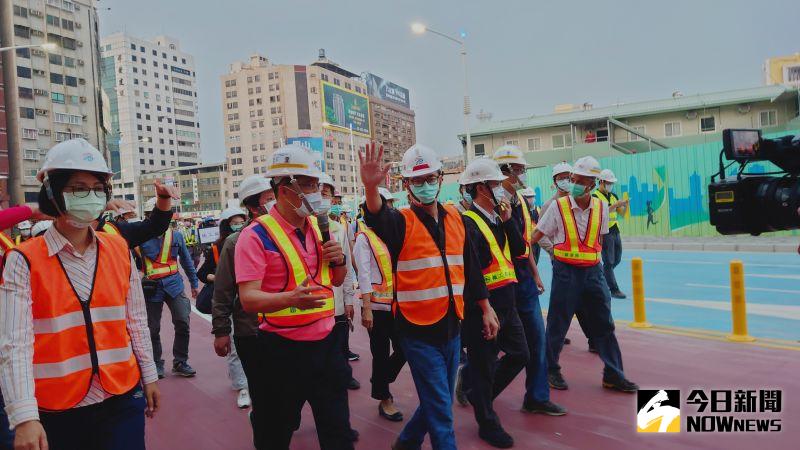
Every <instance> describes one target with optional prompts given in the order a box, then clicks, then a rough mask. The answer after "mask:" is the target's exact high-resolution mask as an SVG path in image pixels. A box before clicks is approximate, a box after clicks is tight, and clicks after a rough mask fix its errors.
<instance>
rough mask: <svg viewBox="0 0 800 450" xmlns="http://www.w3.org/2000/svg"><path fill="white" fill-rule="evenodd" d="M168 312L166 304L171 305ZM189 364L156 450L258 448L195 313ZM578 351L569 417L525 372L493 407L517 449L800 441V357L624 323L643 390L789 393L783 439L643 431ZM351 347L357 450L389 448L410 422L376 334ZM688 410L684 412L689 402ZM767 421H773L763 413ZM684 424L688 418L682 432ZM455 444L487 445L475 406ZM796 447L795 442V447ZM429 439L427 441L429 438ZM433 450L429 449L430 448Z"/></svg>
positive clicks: (573, 349)
mask: <svg viewBox="0 0 800 450" xmlns="http://www.w3.org/2000/svg"><path fill="white" fill-rule="evenodd" d="M165 309H166V308H165ZM191 320H192V322H191V323H192V338H191V346H190V361H189V362H190V363H191V364H192V365H193V366H194V367H195V369H197V371H198V375H197V377H195V378H192V379H183V378H178V377H174V376H170V375H169V374H168V376H167V378H166V379H164V380H162V381H161V382H160V383H159V384H160V387H161V392H162V394H163V404H162V408H161V410H160V411H159V413H158V415H157V416H156V418H155V419H152V420H148V421H147V442H148V448H149V449H151V450H174V449H196V450H238V449H242V450H246V449H251V448H252V444H251V434H250V427H249V422H248V420H247V412H246V411H243V410H239V409H238V408H237V407H236V393H235V392H234V391H232V390H231V387H230V382H229V381H228V378H227V369H226V367H227V366H226V363H225V359H224V358H219V357H217V356H216V355H215V354H214V351H213V348H212V341H213V336H212V335H211V334H210V329H211V327H210V324H209V323H208V322H207V321H206V320H204V319H203V318H202V317H200V316H198V315H196V314H192V319H191ZM171 330H172V324H171V323H170V319H169V313H168V311H165V313H164V323H163V325H162V335H163V337H162V342H163V345H164V354H165V359H166V362H167V367H168V368H169V367H170V363H171V348H172V337H171V336H172V334H171V333H172V332H171ZM570 337H571V338H572V341H573V345H570V346H565V349H564V352H563V354H562V357H561V360H562V367H563V370H564V376H565V378H566V379H567V381H568V382H569V383H570V389H569V390H568V391H553V394H552V398H553V400H554V401H555V402H557V403H560V404H562V405H563V406H565V407H566V408H567V409H568V410H569V413H568V414H567V415H566V416H563V417H547V416H542V415H527V414H523V413H521V412H519V408H520V406H521V403H522V395H523V392H524V386H523V381H524V380H523V375H522V374H521V375H520V377H518V378H517V379H516V380H515V381H514V383H513V384H512V385H511V386H509V388H508V389H507V390H506V391H505V392H503V393H502V394H501V395H500V397H499V398H498V399H497V400H496V401H495V409H496V410H497V412H498V414H499V415H500V416H501V418H502V421H503V425H504V426H505V428H506V429H507V430H508V432H509V433H511V434H512V435H513V436H514V438H515V440H516V446H515V448H518V449H533V448H536V449H541V448H547V449H567V448H577V449H623V448H624V449H628V448H630V449H642V448H647V449H674V448H692V449H699V448H709V449H711V448H714V449H753V448H761V449H764V450H766V449H770V450H772V449H789V448H798V447H797V440H798V439H799V438H800V432H798V426H800V425H798V424H800V400H798V399H797V393H799V392H800V376H798V374H799V373H800V354H798V352H795V351H788V350H772V349H765V348H759V347H749V346H744V345H741V344H734V343H726V342H717V341H710V340H700V339H695V338H688V337H683V336H673V335H667V334H659V333H655V332H653V331H649V332H648V331H638V330H633V329H630V328H628V327H627V326H620V327H619V328H618V331H617V337H618V339H619V341H620V345H621V347H622V353H623V359H624V362H625V369H626V370H625V372H626V374H627V375H628V377H629V378H630V379H631V380H633V381H635V382H637V383H638V384H639V385H640V386H641V387H642V388H644V389H662V388H663V389H669V388H672V389H681V390H682V392H681V395H682V397H683V398H684V399H685V397H686V395H687V393H688V390H689V389H691V388H695V387H696V388H705V389H712V388H713V389H725V388H732V389H766V388H773V389H775V388H780V389H783V412H782V413H781V415H780V416H779V417H780V418H781V419H782V422H783V431H782V432H780V433H729V434H717V433H714V434H710V433H709V434H697V433H686V432H685V431H683V432H681V433H680V434H677V435H676V434H669V435H668V434H637V433H636V397H635V395H629V394H621V393H615V392H610V391H607V390H604V389H602V388H601V386H600V378H601V371H602V364H601V362H600V360H599V358H597V356H596V355H593V354H591V353H588V352H587V351H586V349H587V347H586V340H585V338H584V337H583V336H582V335H580V328H578V327H577V326H573V327H572V330H571V331H570ZM350 345H351V348H352V350H353V351H355V352H356V353H359V354H360V355H361V360H360V361H356V362H354V363H352V367H353V372H354V375H355V377H356V378H357V379H358V380H359V381H360V382H361V384H362V388H361V389H360V390H358V391H351V392H350V414H351V423H352V426H353V427H354V428H355V429H357V430H358V431H359V432H360V433H361V440H360V441H359V442H358V443H357V445H356V448H359V449H369V450H371V449H388V448H389V447H390V445H391V443H392V442H393V441H394V439H395V437H396V436H397V434H398V433H399V432H400V430H401V429H402V426H403V423H402V422H401V423H392V422H388V421H386V420H384V419H382V418H380V417H379V416H378V411H377V402H376V401H375V400H373V399H371V398H370V396H369V376H370V354H369V342H368V336H367V334H366V332H365V331H364V329H363V328H362V327H357V329H356V332H355V333H354V334H353V335H352V337H351V341H350ZM392 392H393V394H394V397H395V401H396V402H397V405H398V406H399V408H401V410H402V411H403V412H404V413H405V415H406V417H411V414H412V413H413V411H414V409H415V408H416V406H417V395H416V392H415V391H414V385H413V381H412V379H411V374H410V373H409V371H408V367H407V366H406V367H405V368H404V369H403V372H402V373H401V374H400V377H399V378H398V380H397V382H396V383H395V384H393V385H392ZM684 414H686V406H685V405H684ZM760 418H765V417H763V416H760ZM684 425H685V419H684V422H683V424H682V426H681V427H682V428H683V427H684ZM455 427H456V438H457V441H458V446H459V448H460V449H487V448H491V447H489V446H488V445H486V444H484V443H483V441H481V440H480V439H479V438H478V436H477V425H476V424H475V420H474V417H473V416H472V410H471V408H469V407H461V406H458V405H456V406H455ZM792 442H795V444H791V443H792ZM426 443H427V441H426ZM292 448H294V449H316V448H319V445H318V443H317V438H316V433H315V430H314V422H313V418H312V416H311V411H310V408H309V407H308V406H306V408H305V410H304V412H303V423H302V426H301V428H300V430H299V431H298V432H297V433H296V434H295V436H294V439H293V441H292ZM426 448H429V447H426Z"/></svg>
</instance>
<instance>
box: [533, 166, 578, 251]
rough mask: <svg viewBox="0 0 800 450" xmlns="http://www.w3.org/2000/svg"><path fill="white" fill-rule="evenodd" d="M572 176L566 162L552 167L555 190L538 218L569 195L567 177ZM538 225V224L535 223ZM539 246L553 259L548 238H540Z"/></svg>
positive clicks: (551, 244)
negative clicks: (557, 201) (556, 202)
mask: <svg viewBox="0 0 800 450" xmlns="http://www.w3.org/2000/svg"><path fill="white" fill-rule="evenodd" d="M571 175H572V166H570V165H569V164H567V163H566V162H563V161H562V162H560V163H558V164H556V165H555V166H553V174H552V179H553V187H554V189H555V190H556V192H555V194H553V196H552V197H550V198H549V199H547V200H546V201H545V202H544V203H543V204H542V209H541V211H539V217H540V219H541V217H543V216H544V213H545V212H546V211H547V210H548V209H549V208H550V205H552V204H553V202H555V201H556V200H558V199H559V198H561V197H566V196H568V195H569V190H570V182H569V177H570V176H571ZM537 223H538V222H537ZM539 246H540V247H541V248H542V249H543V250H544V251H546V252H547V253H548V254H549V255H550V259H551V260H552V259H553V243H552V242H550V238H548V237H547V236H542V239H540V240H539Z"/></svg>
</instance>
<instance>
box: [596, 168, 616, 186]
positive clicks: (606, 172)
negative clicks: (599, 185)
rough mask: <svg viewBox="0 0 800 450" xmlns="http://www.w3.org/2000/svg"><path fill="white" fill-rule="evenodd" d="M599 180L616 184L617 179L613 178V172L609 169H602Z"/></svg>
mask: <svg viewBox="0 0 800 450" xmlns="http://www.w3.org/2000/svg"><path fill="white" fill-rule="evenodd" d="M600 179H601V180H602V181H605V182H606V183H616V182H617V177H615V176H614V172H612V171H611V169H603V170H602V171H601V172H600Z"/></svg>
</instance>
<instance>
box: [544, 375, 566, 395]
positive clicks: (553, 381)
mask: <svg viewBox="0 0 800 450" xmlns="http://www.w3.org/2000/svg"><path fill="white" fill-rule="evenodd" d="M547 381H548V383H550V387H551V388H553V389H558V390H559V391H566V390H567V389H569V385H568V384H567V382H566V381H565V380H564V377H563V376H562V375H561V372H552V373H548V374H547Z"/></svg>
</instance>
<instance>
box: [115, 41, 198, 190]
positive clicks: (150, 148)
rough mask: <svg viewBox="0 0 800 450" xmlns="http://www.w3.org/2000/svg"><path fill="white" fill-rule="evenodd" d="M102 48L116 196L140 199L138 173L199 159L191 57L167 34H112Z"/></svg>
mask: <svg viewBox="0 0 800 450" xmlns="http://www.w3.org/2000/svg"><path fill="white" fill-rule="evenodd" d="M100 51H101V55H102V65H103V79H102V86H103V92H104V94H105V96H106V98H107V99H108V109H109V111H110V122H111V127H110V128H111V129H110V130H109V135H108V147H109V152H110V154H111V165H112V169H113V171H114V172H115V175H114V179H113V187H114V196H115V197H117V198H124V199H126V200H133V201H136V202H137V203H143V202H144V201H146V200H147V199H142V198H139V195H138V194H139V192H140V189H139V179H140V178H139V175H140V174H142V173H143V172H152V171H156V170H162V169H169V168H177V167H185V166H195V165H197V164H199V163H200V122H199V120H198V119H199V117H198V107H197V80H196V78H195V66H194V58H193V57H192V55H189V54H187V53H185V52H183V51H181V49H180V45H179V43H178V41H177V40H175V39H172V38H169V37H166V36H158V37H156V38H154V39H152V40H146V39H140V38H137V37H134V36H131V35H129V34H125V33H117V34H112V35H110V36H106V37H104V38H103V39H102V42H101V45H100Z"/></svg>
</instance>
